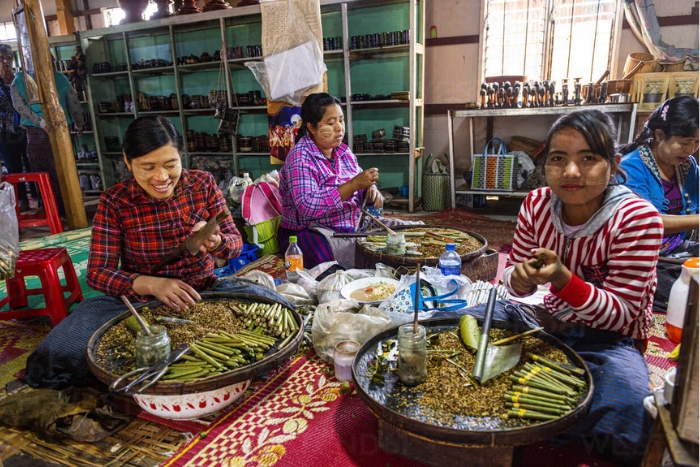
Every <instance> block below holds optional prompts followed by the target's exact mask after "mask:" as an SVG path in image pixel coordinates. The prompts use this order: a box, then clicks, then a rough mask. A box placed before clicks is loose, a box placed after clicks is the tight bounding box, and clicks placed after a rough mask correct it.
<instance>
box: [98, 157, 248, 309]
mask: <svg viewBox="0 0 700 467" xmlns="http://www.w3.org/2000/svg"><path fill="white" fill-rule="evenodd" d="M225 208H226V201H225V200H224V197H223V195H222V194H221V191H220V190H219V189H218V187H217V186H216V182H215V181H214V177H213V176H212V175H211V174H210V173H208V172H201V171H198V170H183V171H182V175H181V176H180V179H179V180H178V182H177V185H176V186H175V191H174V193H173V196H171V197H170V198H168V199H167V200H156V199H153V198H151V197H150V196H148V194H147V193H146V192H145V191H144V190H143V189H142V188H141V187H140V186H139V185H138V183H136V180H134V179H131V180H128V181H126V182H123V183H119V184H117V185H115V186H113V187H112V188H110V189H109V190H107V191H105V192H104V193H103V194H102V196H101V198H100V205H99V207H98V208H97V213H96V214H95V218H94V220H93V225H92V240H91V242H90V258H89V260H88V271H87V283H88V285H89V286H90V287H92V288H93V289H95V290H97V291H100V292H102V293H104V294H106V295H111V296H119V295H126V296H127V297H129V298H130V299H132V300H142V301H143V300H147V299H148V298H149V297H142V296H140V295H138V294H136V292H134V290H133V288H132V287H133V281H134V279H135V278H136V277H138V276H139V275H144V276H150V275H151V272H150V271H151V268H152V267H153V266H155V265H156V264H158V262H159V261H160V260H162V259H163V258H165V256H167V255H168V253H170V251H171V250H172V249H173V248H175V247H177V246H178V245H179V244H180V243H183V242H184V241H185V240H186V239H187V237H188V236H189V235H191V234H192V227H193V226H194V225H195V224H196V223H197V222H199V221H206V220H208V219H209V218H210V217H211V216H214V215H216V214H217V213H219V212H220V211H222V210H223V209H225ZM220 228H221V233H220V234H221V240H222V242H221V245H220V246H219V247H218V248H217V249H216V250H214V251H212V252H211V254H203V253H197V254H196V255H190V254H189V253H187V254H185V256H183V257H182V258H181V259H180V260H179V261H178V262H176V263H174V264H171V265H169V266H166V267H164V268H163V269H161V270H160V271H159V272H158V276H160V277H172V278H176V279H181V280H182V281H184V282H186V283H187V284H189V285H191V286H192V287H193V288H195V289H196V290H206V289H208V288H210V287H211V286H212V285H213V284H214V283H215V282H216V276H215V275H214V259H213V258H212V255H213V256H216V257H217V258H223V259H228V258H235V257H236V256H238V254H239V253H240V251H241V248H242V241H241V236H240V234H239V233H238V230H237V229H236V226H235V225H234V223H233V219H232V218H231V216H229V217H228V218H226V220H225V221H224V222H223V223H221V224H220ZM120 261H121V264H120Z"/></svg>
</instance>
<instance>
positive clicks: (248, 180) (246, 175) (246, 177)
mask: <svg viewBox="0 0 700 467" xmlns="http://www.w3.org/2000/svg"><path fill="white" fill-rule="evenodd" d="M252 184H253V179H251V178H250V174H249V173H248V172H245V173H244V174H243V185H244V186H249V185H252Z"/></svg>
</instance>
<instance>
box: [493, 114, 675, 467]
mask: <svg viewBox="0 0 700 467" xmlns="http://www.w3.org/2000/svg"><path fill="white" fill-rule="evenodd" d="M615 140H616V132H615V129H614V126H613V123H612V121H611V119H610V117H609V116H607V115H606V114H604V113H602V112H600V111H598V110H584V111H581V112H572V113H570V114H567V115H565V116H563V117H561V118H560V119H559V120H558V121H557V122H556V123H555V124H554V126H553V127H552V129H551V130H550V131H549V134H548V136H547V151H546V156H545V157H546V160H545V163H544V174H545V177H546V180H547V185H548V186H547V187H544V188H540V189H537V190H534V191H532V192H530V193H529V194H528V196H527V198H526V199H525V201H524V202H523V205H522V207H521V209H520V213H519V215H518V225H517V227H516V231H515V237H514V240H513V250H512V251H511V253H510V257H509V258H508V264H507V268H506V270H505V271H504V275H503V280H504V282H505V285H506V287H508V289H509V291H510V292H511V294H513V295H515V296H521V297H522V296H527V295H530V294H532V293H534V292H535V291H536V290H537V286H538V285H541V284H546V283H549V284H550V288H549V293H548V294H547V295H546V296H545V298H544V307H543V308H542V309H541V310H540V312H539V313H538V316H537V318H538V320H539V321H540V323H541V324H542V325H543V326H545V327H546V328H547V329H548V330H549V331H552V332H553V333H554V334H555V335H556V336H557V337H559V338H560V339H561V340H563V341H564V342H565V343H567V344H568V345H569V346H570V347H572V348H573V349H574V350H576V351H577V352H578V353H579V355H581V357H582V358H583V359H584V360H585V361H586V364H587V365H588V368H589V370H590V371H591V374H592V375H593V382H594V385H595V395H594V398H593V403H592V405H591V408H590V412H589V413H588V415H587V417H586V418H584V419H583V420H581V421H580V422H578V423H577V424H576V425H575V426H574V427H573V428H572V429H571V430H569V431H567V433H566V436H567V437H569V436H571V437H574V438H579V439H586V440H588V441H590V442H592V443H593V446H596V447H598V448H601V451H603V452H604V453H607V454H611V455H612V456H614V457H615V458H616V460H618V461H623V462H631V463H634V462H637V461H638V460H640V459H641V457H642V456H643V454H644V449H645V444H646V440H647V438H648V435H649V430H650V428H651V423H652V419H651V417H650V416H649V415H648V414H647V413H646V411H645V409H644V406H643V400H644V398H645V397H646V396H648V395H649V394H650V390H649V373H648V370H647V367H646V363H645V361H644V358H643V356H642V353H641V352H643V351H644V349H645V347H646V342H647V339H648V337H649V329H650V326H651V319H652V314H651V308H652V302H653V298H654V290H655V288H656V275H655V266H656V262H657V259H658V252H659V246H660V244H661V239H662V235H663V224H662V221H661V218H660V216H659V214H658V213H657V211H656V209H655V208H654V207H653V206H652V205H651V204H650V203H649V202H647V201H645V200H643V199H641V198H639V197H637V196H636V195H635V194H633V193H632V192H631V191H630V190H629V189H628V188H626V187H624V186H622V185H618V184H617V183H616V177H617V174H616V172H617V171H618V169H619V163H620V155H619V154H617V153H616V151H615ZM622 177H623V178H624V174H622ZM537 259H542V260H543V261H542V262H541V263H539V262H538V261H537ZM593 439H595V441H593ZM636 465H638V464H636Z"/></svg>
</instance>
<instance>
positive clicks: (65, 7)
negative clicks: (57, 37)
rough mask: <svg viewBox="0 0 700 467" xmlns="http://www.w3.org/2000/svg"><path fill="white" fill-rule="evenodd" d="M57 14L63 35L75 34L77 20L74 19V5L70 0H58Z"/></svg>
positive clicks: (59, 28) (59, 29) (59, 27)
mask: <svg viewBox="0 0 700 467" xmlns="http://www.w3.org/2000/svg"><path fill="white" fill-rule="evenodd" d="M56 16H57V17H58V31H59V32H60V33H61V34H62V35H66V34H73V33H74V32H75V21H73V7H72V6H71V3H70V0H56Z"/></svg>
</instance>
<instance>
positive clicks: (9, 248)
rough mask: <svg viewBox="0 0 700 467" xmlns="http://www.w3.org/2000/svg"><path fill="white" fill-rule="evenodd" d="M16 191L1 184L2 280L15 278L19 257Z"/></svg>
mask: <svg viewBox="0 0 700 467" xmlns="http://www.w3.org/2000/svg"><path fill="white" fill-rule="evenodd" d="M15 205H16V202H15V189H14V187H13V186H12V185H11V184H9V183H7V182H3V183H0V280H4V279H12V278H13V277H14V276H15V263H16V262H17V257H18V256H19V227H18V225H17V213H16V212H15Z"/></svg>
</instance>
